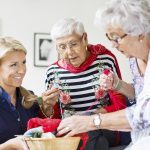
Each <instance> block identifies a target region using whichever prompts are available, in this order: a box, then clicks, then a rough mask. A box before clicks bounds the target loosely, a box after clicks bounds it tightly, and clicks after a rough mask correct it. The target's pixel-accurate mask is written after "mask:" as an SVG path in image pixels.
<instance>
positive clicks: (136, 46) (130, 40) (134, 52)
mask: <svg viewBox="0 0 150 150" xmlns="http://www.w3.org/2000/svg"><path fill="white" fill-rule="evenodd" d="M106 36H107V38H108V39H109V40H110V41H111V43H112V47H115V48H116V49H117V50H119V51H120V52H121V53H123V54H124V55H125V56H126V57H137V58H141V54H142V53H143V50H142V49H143V43H141V42H140V41H141V40H142V39H141V36H140V35H139V36H131V35H128V34H126V33H124V31H123V30H122V29H121V28H114V27H111V26H110V27H109V28H108V29H107V34H106Z"/></svg>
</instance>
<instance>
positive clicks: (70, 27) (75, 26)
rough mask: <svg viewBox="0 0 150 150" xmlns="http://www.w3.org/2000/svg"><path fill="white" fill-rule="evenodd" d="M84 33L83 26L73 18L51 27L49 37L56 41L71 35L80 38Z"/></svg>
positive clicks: (62, 20) (65, 19)
mask: <svg viewBox="0 0 150 150" xmlns="http://www.w3.org/2000/svg"><path fill="white" fill-rule="evenodd" d="M84 32H85V30H84V26H83V23H82V22H81V21H79V20H77V19H75V18H64V19H61V20H59V21H58V22H57V23H56V24H54V25H53V27H52V29H51V37H52V39H53V40H56V39H57V38H61V37H65V36H67V35H71V34H73V33H76V34H78V35H81V36H82V35H83V33H84Z"/></svg>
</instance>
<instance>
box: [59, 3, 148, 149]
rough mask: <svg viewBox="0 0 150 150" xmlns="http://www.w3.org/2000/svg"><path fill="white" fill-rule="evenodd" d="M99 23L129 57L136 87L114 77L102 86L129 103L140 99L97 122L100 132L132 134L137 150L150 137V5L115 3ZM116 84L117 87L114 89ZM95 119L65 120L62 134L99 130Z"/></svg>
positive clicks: (104, 80) (100, 16)
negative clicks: (108, 130) (115, 91)
mask: <svg viewBox="0 0 150 150" xmlns="http://www.w3.org/2000/svg"><path fill="white" fill-rule="evenodd" d="M96 20H97V21H96V23H97V24H98V25H99V26H100V24H103V25H104V27H105V29H106V35H107V37H108V39H109V40H110V41H111V43H112V45H113V47H115V48H116V49H117V50H119V51H120V52H122V53H123V54H125V55H126V56H127V57H129V59H130V63H131V67H132V68H131V69H132V71H133V75H134V76H133V81H134V82H133V84H128V83H126V82H124V81H122V80H119V79H118V78H117V77H116V76H115V75H113V74H111V73H110V74H109V75H108V76H106V75H102V76H101V79H100V82H101V85H102V86H103V89H105V90H109V89H110V88H111V89H113V88H114V87H116V88H117V90H118V92H120V93H123V94H124V95H126V96H128V97H129V99H134V98H135V99H136V104H135V105H132V106H131V107H129V108H126V109H124V110H120V111H116V112H113V113H107V114H102V113H100V114H99V121H97V122H98V124H99V129H110V130H128V131H131V135H132V142H133V145H134V146H133V147H132V148H131V149H133V148H134V149H135V147H136V144H135V143H136V142H138V140H140V139H141V138H143V137H146V136H149V134H150V117H149V114H150V52H149V51H150V5H149V4H148V2H147V1H146V0H112V1H109V3H108V5H107V7H106V8H105V9H104V10H103V11H102V10H99V11H98V12H97V15H96ZM143 78H144V79H143ZM138 79H139V80H138ZM114 83H117V84H116V85H115V86H114V85H113V84H114ZM138 84H139V85H138ZM95 117H96V115H93V116H86V117H85V116H84V117H83V116H73V117H70V118H67V119H64V120H63V121H62V122H61V124H60V126H59V128H58V130H59V133H60V134H63V133H66V131H65V127H69V128H70V129H71V130H70V132H69V133H68V134H67V136H72V135H74V134H77V133H81V132H86V131H90V130H96V128H95V126H94V123H93V122H94V120H95ZM82 120H84V121H82ZM146 139H147V138H146ZM143 141H144V140H143ZM144 144H148V143H144ZM144 144H143V145H144ZM138 145H139V144H138ZM141 146H142V145H141ZM141 149H142V147H141Z"/></svg>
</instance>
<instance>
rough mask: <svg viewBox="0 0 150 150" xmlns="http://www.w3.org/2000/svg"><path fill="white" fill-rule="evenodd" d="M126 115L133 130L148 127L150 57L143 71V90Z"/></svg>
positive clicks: (149, 119) (149, 113)
mask: <svg viewBox="0 0 150 150" xmlns="http://www.w3.org/2000/svg"><path fill="white" fill-rule="evenodd" d="M149 57H150V56H149ZM126 116H127V118H128V120H129V123H130V125H131V127H132V128H133V129H134V130H143V129H144V130H145V129H148V130H149V129H150V58H149V61H148V63H147V67H146V71H145V76H144V87H143V91H142V92H141V93H140V94H139V95H138V98H137V103H136V105H135V107H134V109H132V111H130V110H129V109H127V111H126ZM130 116H131V119H130Z"/></svg>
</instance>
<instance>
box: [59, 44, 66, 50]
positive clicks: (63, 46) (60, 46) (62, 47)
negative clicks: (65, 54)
mask: <svg viewBox="0 0 150 150" xmlns="http://www.w3.org/2000/svg"><path fill="white" fill-rule="evenodd" d="M58 48H59V49H62V50H65V49H66V45H64V44H61V45H59V46H58Z"/></svg>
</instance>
